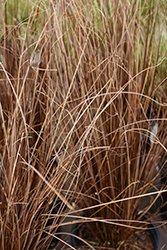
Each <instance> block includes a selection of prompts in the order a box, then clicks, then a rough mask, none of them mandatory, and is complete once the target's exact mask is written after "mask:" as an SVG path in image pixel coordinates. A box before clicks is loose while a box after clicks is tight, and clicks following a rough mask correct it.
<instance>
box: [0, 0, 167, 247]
mask: <svg viewBox="0 0 167 250" xmlns="http://www.w3.org/2000/svg"><path fill="white" fill-rule="evenodd" d="M1 5H2V3H1ZM19 6H22V2H20V5H19V4H18V5H17V6H16V5H15V6H14V7H12V9H13V10H15V8H16V10H18V13H22V11H20V9H19V8H20V7H19ZM29 6H30V7H31V8H30V11H29V12H27V13H28V14H25V16H26V17H25V16H24V17H23V16H21V14H18V17H16V16H15V15H12V16H11V17H10V18H11V20H10V18H9V14H10V8H11V7H10V4H9V6H8V5H5V6H4V5H3V9H4V12H3V13H2V14H3V19H2V21H1V25H3V34H2V35H1V36H3V39H2V41H1V47H0V56H1V63H0V66H1V70H0V74H1V81H0V89H1V91H0V101H1V105H0V117H1V120H0V121H1V123H0V125H1V126H0V136H1V144H0V153H1V168H0V180H1V181H0V184H1V185H0V189H1V230H0V238H1V249H51V245H50V244H51V241H52V239H53V238H52V237H53V235H54V236H55V238H56V239H57V237H58V238H59V237H60V233H59V228H60V226H61V225H66V224H68V223H67V222H65V221H64V218H65V217H70V216H72V215H71V213H72V214H73V213H74V211H75V210H76V208H77V209H79V210H78V211H75V212H76V213H77V214H78V216H79V218H78V217H77V218H78V221H77V222H80V223H85V221H86V224H87V225H88V227H90V228H91V229H92V230H93V232H94V234H95V236H96V243H97V242H98V243H97V245H98V246H99V247H110V248H111V247H112V248H115V249H121V248H123V247H124V245H125V244H126V242H127V240H128V239H129V237H130V236H131V235H132V234H133V233H134V232H135V231H136V230H137V228H138V229H140V227H141V223H140V224H139V223H138V221H139V220H140V218H141V217H142V216H143V214H145V213H146V212H147V211H148V210H149V209H150V207H151V205H153V204H154V203H155V201H156V199H157V198H158V196H160V194H158V192H157V195H154V196H153V201H152V204H151V205H149V206H147V207H145V208H144V209H143V212H142V213H141V215H140V216H138V211H139V210H140V208H141V204H142V202H143V199H144V198H143V197H145V196H147V195H148V192H149V191H150V190H151V188H152V187H155V186H156V183H158V181H159V180H160V178H161V171H160V167H159V168H158V170H157V165H158V163H159V162H160V159H161V157H162V154H163V153H164V151H165V146H166V136H165V135H166V132H165V131H166V130H165V127H166V118H165V117H166V103H165V100H166V93H167V91H166V90H167V89H166V78H165V77H166V76H165V72H164V68H165V66H164V65H166V59H165V57H164V56H163V53H162V52H163V46H164V38H163V37H164V34H165V33H163V32H162V30H164V29H163V27H165V25H164V24H165V22H166V20H165V21H163V18H164V16H165V13H166V10H164V3H163V2H162V1H153V3H152V1H137V2H136V1H131V2H129V1H122V0H119V1H113V2H112V3H110V2H107V3H106V2H105V1H94V4H92V1H89V0H86V1H80V0H76V1H50V2H49V3H44V2H42V1H38V2H35V1H34V2H31V5H29ZM22 8H23V7H21V10H23V9H24V8H23V9H22ZM16 10H15V11H16ZM27 11H28V10H27ZM16 12H17V11H16ZM25 19H26V22H24V20H25ZM16 20H17V22H19V24H18V23H17V22H16ZM18 20H19V21H18ZM10 22H11V23H10ZM15 22H16V23H15ZM13 24H14V26H13V28H12V29H11V25H13ZM159 26H161V27H162V30H161V29H160V30H159V29H158V28H157V27H159ZM164 32H165V31H164ZM162 34H163V35H162ZM153 123H155V124H158V131H156V133H155V131H154V130H153ZM151 135H153V136H152V137H151ZM150 138H151V139H150ZM164 168H165V164H164ZM81 212H82V213H83V214H82V215H83V216H84V217H83V216H81ZM53 214H54V216H53ZM72 217H74V216H72ZM69 224H70V223H69ZM125 228H128V230H125ZM9 238H10V239H11V240H10V241H9ZM56 239H55V244H58V241H56ZM59 241H60V240H59ZM63 241H65V242H66V240H65V239H64V240H63ZM52 243H53V242H52ZM66 244H67V242H66ZM87 244H88V243H87ZM68 246H69V245H68ZM92 248H93V247H92Z"/></svg>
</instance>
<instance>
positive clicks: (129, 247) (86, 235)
mask: <svg viewBox="0 0 167 250" xmlns="http://www.w3.org/2000/svg"><path fill="white" fill-rule="evenodd" d="M78 236H79V237H81V238H82V239H84V241H86V242H87V243H89V244H90V245H91V246H92V247H93V248H94V249H96V250H114V248H112V247H111V246H99V244H98V241H97V240H96V239H95V237H94V235H93V234H92V232H91V231H90V229H89V228H88V227H87V226H86V225H82V226H81V227H80V228H79V229H78ZM76 245H77V249H78V250H90V249H92V248H90V247H88V246H86V244H84V243H83V242H81V241H80V240H76ZM123 250H154V246H153V244H152V242H151V239H150V235H149V232H148V231H146V230H142V231H139V232H136V233H135V234H134V235H132V236H131V238H130V239H129V240H128V241H127V242H126V245H125V246H124V247H123Z"/></svg>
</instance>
